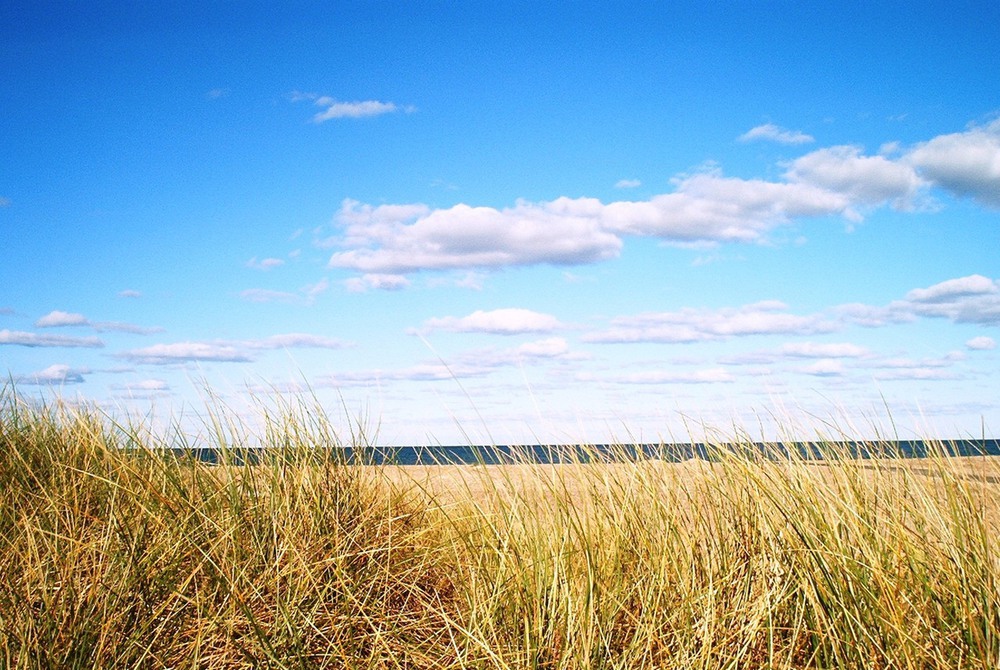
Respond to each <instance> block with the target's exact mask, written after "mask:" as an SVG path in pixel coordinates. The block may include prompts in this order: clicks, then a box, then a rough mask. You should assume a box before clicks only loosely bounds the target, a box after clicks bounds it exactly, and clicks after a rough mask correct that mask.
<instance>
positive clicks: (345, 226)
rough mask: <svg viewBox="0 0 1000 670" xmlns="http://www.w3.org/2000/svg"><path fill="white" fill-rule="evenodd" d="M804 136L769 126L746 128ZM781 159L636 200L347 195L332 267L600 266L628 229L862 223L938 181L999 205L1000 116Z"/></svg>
mask: <svg viewBox="0 0 1000 670" xmlns="http://www.w3.org/2000/svg"><path fill="white" fill-rule="evenodd" d="M805 137H808V136H804V135H801V134H797V133H793V132H791V131H786V130H783V129H781V128H778V127H777V126H772V125H764V126H759V127H758V128H755V129H753V130H751V131H749V132H748V133H747V134H745V135H744V138H745V139H760V138H767V139H784V140H793V139H794V140H796V141H798V140H799V139H803V138H805ZM784 167H785V171H784V174H783V175H782V177H781V178H780V179H778V180H766V179H744V178H737V177H726V176H724V175H723V174H722V173H721V171H719V170H707V171H702V172H699V173H696V174H689V175H682V176H679V177H677V178H675V179H674V180H673V182H672V183H673V190H672V191H671V192H668V193H662V194H658V195H655V196H652V197H651V198H648V199H644V200H637V201H629V200H618V201H613V202H608V203H605V202H602V201H600V200H598V199H596V198H588V197H579V198H569V197H560V198H556V199H555V200H551V201H541V202H528V201H523V200H521V201H517V202H516V203H515V205H514V206H512V207H506V208H494V207H476V206H472V205H469V204H466V203H459V204H455V205H453V206H451V207H447V208H441V209H434V208H431V207H429V206H428V205H425V204H420V203H411V204H389V205H380V206H373V205H368V204H363V203H360V202H357V201H353V200H345V201H344V202H343V203H342V206H341V208H340V210H339V211H338V213H337V214H336V216H335V217H334V225H335V227H336V228H337V230H338V234H337V235H336V236H335V237H331V238H328V239H326V240H324V241H322V242H321V243H320V244H321V246H325V247H328V248H335V251H334V252H333V254H332V255H331V257H330V260H329V265H330V267H335V268H348V269H353V270H356V271H359V272H362V273H372V274H392V275H403V274H409V273H412V272H418V271H421V270H446V269H465V270H470V269H471V270H475V269H489V268H499V267H508V266H518V265H535V264H552V265H579V264H588V263H596V262H600V261H603V260H608V259H611V258H616V257H617V256H618V255H619V254H620V252H621V249H622V246H623V238H624V237H625V236H643V237H656V238H659V239H661V240H663V241H665V242H667V243H673V244H681V245H691V244H717V243H727V242H728V243H733V242H739V243H754V242H762V241H765V240H766V239H767V237H768V235H769V234H770V233H771V232H772V231H773V230H775V229H776V228H778V227H781V226H786V225H789V224H792V223H794V222H796V221H798V220H800V219H803V218H809V217H824V216H840V217H844V218H845V219H847V220H848V221H852V222H856V221H860V220H861V219H862V218H863V217H864V215H865V214H866V213H867V212H869V211H870V210H872V209H874V208H878V207H882V206H885V205H890V206H892V207H895V208H896V209H900V210H906V209H915V208H918V207H920V206H923V205H925V204H926V203H929V202H930V200H929V196H928V195H927V193H928V190H929V188H930V187H931V186H934V185H937V186H940V187H943V188H946V189H949V190H951V191H953V192H956V193H960V194H967V195H971V196H972V197H975V198H977V199H978V200H980V201H981V202H984V203H986V204H989V205H992V206H1000V121H997V122H994V123H993V124H990V125H989V126H987V127H985V128H974V129H972V130H969V131H967V132H964V133H956V134H952V135H941V136H939V137H936V138H934V139H932V140H930V141H929V142H926V143H924V144H920V145H917V146H916V147H914V148H912V149H910V150H908V151H907V150H905V149H904V148H901V147H899V146H896V147H893V151H892V152H887V153H882V154H876V155H865V154H864V153H863V151H862V149H861V148H860V147H857V146H834V147H827V148H823V149H819V150H817V151H813V152H810V153H807V154H805V155H803V156H801V157H799V158H797V159H795V160H793V161H791V162H790V163H788V164H786V165H785V166H784ZM634 185H637V184H636V181H632V180H622V181H620V182H618V183H617V184H616V186H618V187H621V188H624V187H631V186H634ZM355 284H356V288H363V287H364V284H363V283H362V282H357V281H355Z"/></svg>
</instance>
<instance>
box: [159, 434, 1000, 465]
mask: <svg viewBox="0 0 1000 670" xmlns="http://www.w3.org/2000/svg"><path fill="white" fill-rule="evenodd" d="M334 449H335V451H334V452H332V454H333V455H335V456H337V457H341V458H343V460H344V462H348V463H362V464H366V463H367V464H377V465H382V464H393V465H449V464H450V465H497V464H516V463H576V462H585V463H586V462H592V461H611V462H626V461H636V460H646V459H659V460H664V461H669V462H681V461H686V460H688V459H691V458H700V459H702V460H714V459H717V458H719V457H720V456H722V455H723V454H724V453H726V452H729V453H743V454H746V455H751V456H754V455H759V456H765V457H768V458H784V457H787V456H789V455H797V456H798V457H801V458H807V459H827V458H872V457H890V458H922V457H925V456H928V455H932V454H945V455H950V456H1000V440H998V439H959V440H943V441H940V440H934V441H928V440H891V441H881V440H880V441H858V442H853V441H841V442H791V443H773V442H755V443H740V444H711V445H709V444H706V443H701V442H693V443H675V444H627V445H608V444H598V445H586V446H579V445H540V444H536V445H527V446H513V445H498V446H464V445H452V446H441V445H439V446H432V447H427V446H421V447H415V446H399V447H363V448H360V447H336V448H334ZM167 452H168V453H170V454H171V455H173V456H176V457H192V458H195V459H197V460H200V461H204V462H206V463H221V462H226V463H230V464H235V465H245V464H257V463H266V462H271V461H280V460H282V459H284V458H288V457H297V456H299V455H300V452H297V451H293V452H283V451H282V450H280V449H236V450H232V451H228V450H221V449H217V448H208V447H205V448H194V449H170V450H167ZM324 455H325V454H324Z"/></svg>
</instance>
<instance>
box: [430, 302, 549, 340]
mask: <svg viewBox="0 0 1000 670" xmlns="http://www.w3.org/2000/svg"><path fill="white" fill-rule="evenodd" d="M561 326H562V324H560V323H559V320H558V319H556V318H555V317H554V316H552V315H550V314H542V313H540V312H533V311H531V310H530V309H520V308H507V309H495V310H492V311H488V312H486V311H482V310H477V311H475V312H473V313H472V314H469V315H468V316H463V317H454V316H445V317H440V318H433V319H428V320H427V321H425V322H424V325H423V330H425V331H429V330H448V331H452V332H459V333H473V332H475V333H492V334H494V335H517V334H519V333H544V332H551V331H553V330H556V329H557V328H560V327H561Z"/></svg>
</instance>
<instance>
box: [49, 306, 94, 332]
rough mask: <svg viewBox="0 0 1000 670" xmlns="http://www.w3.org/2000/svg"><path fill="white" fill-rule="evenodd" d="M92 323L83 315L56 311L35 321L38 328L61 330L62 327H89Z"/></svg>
mask: <svg viewBox="0 0 1000 670" xmlns="http://www.w3.org/2000/svg"><path fill="white" fill-rule="evenodd" d="M89 325H90V322H89V321H88V320H87V317H85V316H84V315H83V314H71V313H69V312H60V311H59V310H55V311H52V312H49V313H48V314H46V315H45V316H43V317H42V318H40V319H38V320H37V321H35V327H36V328H60V327H62V326H89Z"/></svg>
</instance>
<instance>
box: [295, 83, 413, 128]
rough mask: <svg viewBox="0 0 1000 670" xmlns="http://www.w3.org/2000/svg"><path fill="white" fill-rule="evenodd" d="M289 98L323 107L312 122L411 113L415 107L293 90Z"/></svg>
mask: <svg viewBox="0 0 1000 670" xmlns="http://www.w3.org/2000/svg"><path fill="white" fill-rule="evenodd" d="M290 99H291V101H292V102H301V101H303V100H311V101H312V103H313V104H314V105H316V106H317V107H324V108H325V109H324V110H323V111H321V112H317V113H316V114H315V115H314V116H313V118H312V120H313V123H323V122H324V121H329V120H330V119H360V118H363V117H368V116H381V115H382V114H392V113H394V112H404V113H406V114H412V113H413V112H415V111H417V108H416V107H414V106H412V105H397V104H396V103H394V102H384V101H381V100H357V101H354V102H344V101H342V100H337V99H336V98H332V97H330V96H328V95H316V94H315V93H301V92H299V91H293V92H292V94H291V96H290Z"/></svg>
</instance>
